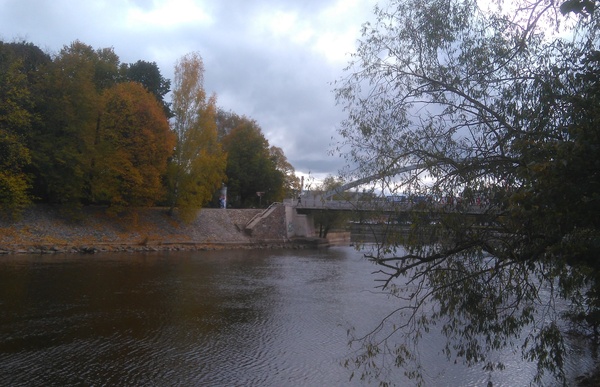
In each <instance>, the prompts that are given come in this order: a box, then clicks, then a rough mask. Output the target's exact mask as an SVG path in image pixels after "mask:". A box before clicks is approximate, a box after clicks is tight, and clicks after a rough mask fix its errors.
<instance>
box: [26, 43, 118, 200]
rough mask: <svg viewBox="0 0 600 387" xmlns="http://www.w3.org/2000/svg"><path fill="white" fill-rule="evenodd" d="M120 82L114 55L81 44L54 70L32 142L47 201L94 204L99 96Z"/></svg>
mask: <svg viewBox="0 0 600 387" xmlns="http://www.w3.org/2000/svg"><path fill="white" fill-rule="evenodd" d="M117 80H118V58H116V55H115V54H114V52H112V50H110V49H108V50H106V49H105V50H94V49H93V48H92V47H91V46H88V45H85V44H83V43H81V42H79V41H76V42H73V43H72V44H71V45H70V46H65V47H64V48H63V49H62V50H61V51H60V53H59V54H58V55H57V56H56V57H55V58H54V60H53V61H52V63H51V64H50V65H49V69H48V75H47V78H46V79H45V82H46V83H45V85H44V88H43V93H44V100H43V105H41V106H39V109H40V114H41V115H42V116H43V117H44V120H43V121H41V122H40V123H39V124H38V125H36V126H35V127H34V128H33V135H32V137H31V139H32V140H31V149H32V151H33V154H32V158H33V164H34V166H35V168H36V175H37V176H38V178H37V179H36V184H37V186H38V188H37V190H36V191H37V192H38V193H39V194H40V197H41V198H42V199H44V200H47V201H49V202H52V203H64V204H70V205H74V206H78V205H80V204H81V203H83V202H85V201H89V200H90V195H91V193H90V187H89V177H90V173H91V167H92V160H93V159H94V141H95V133H96V127H97V121H98V113H99V107H100V102H101V100H100V95H101V91H102V90H103V88H106V87H111V86H112V85H114V84H115V83H116V82H117Z"/></svg>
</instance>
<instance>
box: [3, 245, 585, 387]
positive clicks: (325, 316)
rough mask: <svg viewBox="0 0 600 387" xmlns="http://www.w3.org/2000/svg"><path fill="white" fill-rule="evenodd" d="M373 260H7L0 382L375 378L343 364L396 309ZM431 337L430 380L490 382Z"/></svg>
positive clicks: (279, 255)
mask: <svg viewBox="0 0 600 387" xmlns="http://www.w3.org/2000/svg"><path fill="white" fill-rule="evenodd" d="M371 271H373V267H372V266H371V264H370V263H368V262H366V261H365V260H363V259H361V255H360V254H359V253H357V252H355V251H354V250H352V249H351V248H331V249H329V250H319V251H262V250H261V251H259V250H251V251H245V250H243V251H215V252H177V253H152V254H110V255H93V256H79V255H65V256H8V257H2V258H1V259H0V310H1V311H2V313H1V314H0V385H11V386H18V385H61V386H62V385H107V386H108V385H160V386H163V385H185V386H189V385H236V386H283V385H286V386H313V385H314V386H323V385H327V386H341V385H364V384H365V382H361V381H359V380H356V379H353V380H352V381H349V377H350V371H349V370H347V369H345V368H344V367H342V366H341V363H342V362H343V360H344V359H345V358H347V357H348V356H349V355H350V354H351V349H350V348H349V347H348V345H347V341H348V338H347V336H346V332H347V329H349V328H351V327H356V329H357V331H358V332H361V331H363V332H365V333H366V332H367V330H368V329H369V328H373V327H374V326H375V324H376V323H377V322H378V321H379V320H380V319H381V318H382V317H383V316H384V315H385V314H386V313H387V312H389V310H390V301H389V300H388V299H387V297H385V296H384V295H382V294H377V292H374V286H375V283H374V281H373V280H374V277H373V276H372V275H371V274H370V273H371ZM427 343H428V342H427V341H426V342H425V348H423V350H422V356H423V358H424V359H427V361H426V364H425V366H426V367H427V369H428V372H427V374H428V376H427V377H428V378H429V379H428V380H429V382H430V383H431V384H432V385H447V386H456V385H472V386H478V385H484V384H485V383H487V380H488V375H487V374H486V373H485V372H483V371H481V370H479V369H476V368H473V369H468V370H465V369H464V368H461V367H460V366H452V365H450V364H448V363H446V362H445V361H444V360H443V359H444V358H443V357H442V356H441V355H439V350H440V347H441V343H439V342H437V343H436V342H435V340H433V342H432V340H431V339H430V340H429V344H427ZM508 357H510V356H508ZM511 367H512V368H511ZM585 367H589V364H587V363H585V364H584V366H583V368H582V369H583V371H585ZM515 369H517V371H515ZM583 371H582V372H583ZM574 372H578V370H574ZM532 373H533V369H532V366H531V365H530V364H520V363H518V362H516V360H515V361H514V362H513V364H509V369H508V370H507V371H506V372H504V373H502V374H499V375H498V376H494V378H493V380H494V384H495V385H505V386H514V385H523V384H524V383H526V381H528V380H529V378H530V377H531V375H532ZM580 373H581V372H580ZM395 378H396V381H397V382H398V383H399V384H401V385H402V384H408V382H407V381H406V380H404V379H403V377H402V373H401V371H399V372H398V373H397V375H395Z"/></svg>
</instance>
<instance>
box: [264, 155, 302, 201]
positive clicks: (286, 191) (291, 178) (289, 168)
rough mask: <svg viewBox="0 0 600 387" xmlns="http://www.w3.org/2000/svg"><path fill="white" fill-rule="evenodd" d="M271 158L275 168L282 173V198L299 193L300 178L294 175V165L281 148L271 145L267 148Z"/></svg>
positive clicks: (291, 196)
mask: <svg viewBox="0 0 600 387" xmlns="http://www.w3.org/2000/svg"><path fill="white" fill-rule="evenodd" d="M269 153H270V155H271V159H272V160H273V162H274V164H275V168H276V169H277V170H278V171H279V172H281V174H282V175H283V179H284V182H283V187H282V188H283V193H282V198H286V197H287V198H293V197H296V196H298V194H299V193H300V179H299V178H298V176H296V170H295V169H294V166H293V165H292V164H290V162H289V161H288V159H287V157H285V153H283V149H281V148H280V147H278V146H274V145H271V147H270V148H269Z"/></svg>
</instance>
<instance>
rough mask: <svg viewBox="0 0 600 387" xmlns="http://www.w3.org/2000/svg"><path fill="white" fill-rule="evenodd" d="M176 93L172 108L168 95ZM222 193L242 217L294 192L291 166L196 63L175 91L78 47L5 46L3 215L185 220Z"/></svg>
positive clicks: (148, 72) (177, 77)
mask: <svg viewBox="0 0 600 387" xmlns="http://www.w3.org/2000/svg"><path fill="white" fill-rule="evenodd" d="M169 92H171V93H172V95H171V101H170V102H169V101H167V98H166V96H167V94H168V93H169ZM224 184H225V185H227V187H228V193H229V195H228V196H229V203H230V204H231V205H234V206H237V207H248V206H255V205H257V204H258V198H257V196H256V192H263V193H264V194H263V195H264V196H263V197H262V199H261V201H262V202H264V203H268V202H272V201H280V200H282V199H283V198H284V197H285V196H286V195H288V194H290V193H291V191H292V190H294V189H297V188H298V187H297V185H298V179H297V178H296V176H295V171H294V168H293V166H292V165H291V164H290V163H289V162H288V161H287V159H286V157H285V155H284V153H283V151H282V149H281V148H278V147H275V146H270V144H269V142H268V140H267V139H266V138H265V136H264V134H263V133H262V130H261V128H260V126H259V125H258V123H257V122H256V121H255V120H252V119H250V118H248V117H245V116H240V115H238V114H236V113H233V112H226V111H224V110H222V109H220V108H219V107H218V106H217V99H216V96H215V95H207V93H206V91H205V90H204V64H203V61H202V58H201V56H200V55H199V54H198V53H190V54H187V55H185V56H183V57H181V58H180V59H179V60H178V61H177V63H176V64H175V73H174V80H173V90H171V81H170V80H168V79H165V78H164V77H163V76H162V74H161V72H160V69H159V68H158V66H157V64H156V63H155V62H148V61H144V60H138V61H137V62H135V63H121V61H120V59H119V57H118V56H117V54H116V53H115V52H114V50H113V49H112V48H101V49H94V48H93V47H91V46H89V45H86V44H84V43H82V42H80V41H75V42H73V43H71V44H70V45H65V46H64V47H63V48H62V49H61V50H60V52H58V54H56V55H50V54H48V53H46V52H44V51H43V50H41V49H40V48H39V47H37V46H36V45H34V44H32V43H30V42H25V41H21V42H2V41H0V208H1V209H2V212H3V213H4V214H5V215H8V216H11V217H12V216H18V214H19V213H20V212H21V211H22V210H23V209H25V208H26V207H27V206H29V205H30V204H32V203H36V202H40V203H50V204H59V205H63V206H65V207H68V208H74V209H76V208H80V207H81V206H84V205H106V206H108V208H110V209H111V211H114V212H119V211H123V210H126V209H132V208H136V207H143V206H154V205H160V206H165V207H168V208H169V209H170V210H171V212H174V211H178V212H179V214H180V215H181V216H182V217H184V218H187V219H191V218H192V217H193V216H195V213H196V211H197V210H198V209H199V208H201V207H203V206H206V205H213V204H216V203H217V200H218V195H219V189H220V188H221V186H222V185H224Z"/></svg>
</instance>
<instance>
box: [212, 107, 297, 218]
mask: <svg viewBox="0 0 600 387" xmlns="http://www.w3.org/2000/svg"><path fill="white" fill-rule="evenodd" d="M234 122H235V126H234V127H233V128H232V129H231V130H230V131H229V133H227V135H226V136H225V137H224V138H223V147H224V149H225V151H226V152H227V171H226V173H227V192H228V195H229V197H230V201H231V202H232V203H233V204H234V205H237V206H242V207H252V206H258V205H259V203H264V204H267V203H270V202H274V201H281V200H282V199H283V197H284V194H285V191H284V184H285V176H284V172H282V171H280V170H278V169H277V167H278V165H277V162H278V161H285V160H281V159H278V157H279V156H275V157H272V154H271V152H270V150H269V142H268V141H267V139H266V138H265V136H264V135H263V133H262V130H261V128H260V126H258V124H257V123H256V121H254V120H250V119H248V118H246V117H239V116H238V117H236V119H235V121H234ZM281 165H283V164H281ZM283 168H285V166H284V167H283ZM257 192H263V193H264V195H263V196H262V197H261V198H259V197H258V196H257Z"/></svg>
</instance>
